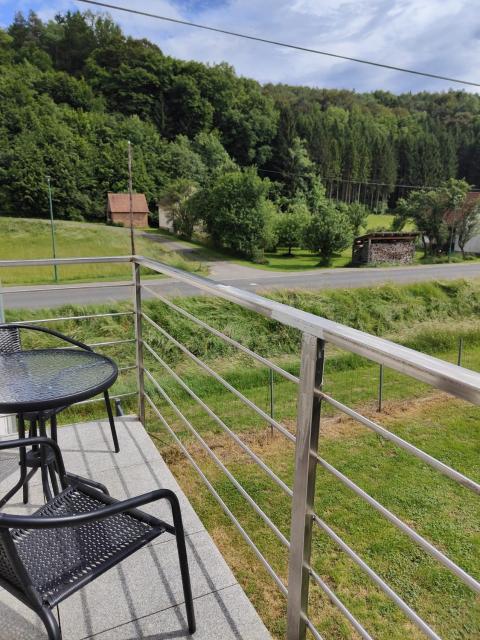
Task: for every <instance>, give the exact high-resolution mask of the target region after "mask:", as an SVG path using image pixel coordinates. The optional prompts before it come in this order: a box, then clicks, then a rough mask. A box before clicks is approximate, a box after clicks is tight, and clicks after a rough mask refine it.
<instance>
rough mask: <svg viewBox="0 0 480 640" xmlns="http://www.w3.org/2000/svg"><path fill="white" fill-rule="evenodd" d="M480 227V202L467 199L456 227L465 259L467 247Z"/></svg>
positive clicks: (474, 199) (459, 244)
mask: <svg viewBox="0 0 480 640" xmlns="http://www.w3.org/2000/svg"><path fill="white" fill-rule="evenodd" d="M479 227H480V200H479V199H476V198H474V197H473V198H472V197H470V198H468V196H467V197H465V200H464V202H463V204H462V205H461V207H460V215H459V216H458V221H457V224H456V226H455V231H456V235H457V242H458V246H459V247H460V251H461V252H462V257H463V258H465V245H466V244H467V242H468V241H469V240H470V239H471V238H473V236H474V235H475V234H476V233H477V232H478V230H479Z"/></svg>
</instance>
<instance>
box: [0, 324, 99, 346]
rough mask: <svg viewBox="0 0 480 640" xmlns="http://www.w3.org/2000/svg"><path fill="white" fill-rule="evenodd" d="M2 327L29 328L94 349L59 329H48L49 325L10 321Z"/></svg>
mask: <svg viewBox="0 0 480 640" xmlns="http://www.w3.org/2000/svg"><path fill="white" fill-rule="evenodd" d="M0 329H28V330H31V331H40V332H41V333H46V334H48V335H50V336H55V337H56V338H59V339H60V340H63V341H64V342H68V343H69V344H73V345H74V346H75V347H80V349H83V350H84V351H93V349H92V348H91V347H89V346H88V344H85V343H84V342H80V341H79V340H75V339H74V338H70V337H69V336H66V335H64V334H63V333H60V332H59V331H55V329H48V328H47V327H39V326H37V325H35V324H20V323H8V324H0Z"/></svg>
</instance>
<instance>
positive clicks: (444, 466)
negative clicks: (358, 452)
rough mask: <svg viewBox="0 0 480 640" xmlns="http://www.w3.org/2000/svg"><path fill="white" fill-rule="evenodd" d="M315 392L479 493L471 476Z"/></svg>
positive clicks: (323, 394)
mask: <svg viewBox="0 0 480 640" xmlns="http://www.w3.org/2000/svg"><path fill="white" fill-rule="evenodd" d="M315 393H316V394H317V395H319V396H320V397H321V398H322V399H323V400H325V402H328V404H330V405H331V406H332V407H335V408H336V409H338V410H339V411H342V413H345V414H346V415H348V416H350V417H351V418H353V419H354V420H356V421H357V422H360V423H361V424H363V425H365V426H366V427H369V428H370V429H372V430H373V431H375V433H378V435H380V436H382V437H383V438H385V439H386V440H390V441H391V442H394V443H395V444H396V445H398V446H399V447H401V448H402V449H405V451H408V452H409V453H411V454H412V455H414V456H415V457H416V458H419V459H420V460H422V461H423V462H425V463H426V464H428V465H429V466H430V467H433V468H434V469H436V470H437V471H439V472H440V473H442V474H443V475H445V476H448V477H449V478H451V479H452V480H455V481H456V482H458V483H459V484H461V485H463V486H464V487H466V488H467V489H470V490H471V491H473V492H474V493H480V485H479V484H478V483H477V482H475V481H474V480H472V479H471V478H468V477H467V476H464V475H463V474H462V473H460V472H459V471H456V470H455V469H452V467H449V466H448V465H447V464H445V463H444V462H440V460H437V459H436V458H434V457H433V456H431V455H430V454H428V453H425V451H422V450H421V449H418V448H417V447H415V446H414V445H413V444H410V442H407V441H406V440H403V438H400V437H399V436H397V435H395V434H394V433H392V432H391V431H388V429H385V427H382V426H381V425H379V424H378V423H376V422H374V421H373V420H370V418H366V417H365V416H363V415H362V414H361V413H358V412H357V411H355V410H354V409H350V407H348V406H347V405H345V404H343V403H342V402H339V401H338V400H335V398H332V397H331V396H329V395H328V394H326V393H324V392H323V391H321V390H319V389H316V390H315Z"/></svg>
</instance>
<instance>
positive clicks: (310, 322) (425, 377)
mask: <svg viewBox="0 0 480 640" xmlns="http://www.w3.org/2000/svg"><path fill="white" fill-rule="evenodd" d="M133 260H134V261H135V262H136V263H137V264H140V265H142V266H144V267H147V268H149V269H151V270H152V271H156V272H157V273H163V274H164V275H167V276H170V277H171V278H174V279H176V280H180V281H182V282H186V283H188V284H190V285H191V286H192V287H195V288H197V289H199V290H201V291H206V292H207V293H210V294H212V295H214V296H216V297H218V298H223V299H225V300H229V301H230V302H235V303H236V304H238V305H240V306H241V307H244V308H245V309H250V310H251V311H254V312H256V313H259V314H261V315H263V316H266V317H267V318H270V319H271V320H276V321H278V322H280V323H282V324H284V325H287V326H289V327H293V328H294V329H298V330H300V331H302V332H306V333H309V334H310V335H313V336H316V337H317V338H320V339H321V340H325V341H326V342H330V343H332V344H335V345H336V346H337V347H340V348H342V349H345V350H346V351H351V352H352V353H356V354H358V355H360V356H364V357H366V358H368V359H370V360H373V361H374V362H378V363H379V364H383V365H385V366H386V367H390V368H391V369H395V370H396V371H400V373H404V374H406V375H410V376H411V377H413V378H415V379H417V380H421V381H422V382H426V383H427V384H430V385H432V386H434V387H436V388H438V389H442V390H443V391H447V392H448V393H451V394H452V395H455V396H457V397H459V398H463V399H464V400H468V401H470V402H472V403H474V404H480V373H476V372H474V371H469V370H468V369H463V368H462V367H459V366H457V365H455V364H451V363H449V362H445V361H444V360H440V359H439V358H434V357H433V356H428V355H425V354H422V353H419V352H418V351H415V350H414V349H409V348H408V347H404V346H402V345H399V344H396V343H395V342H391V341H390V340H385V339H384V338H378V337H377V336H373V335H371V334H368V333H365V332H363V331H359V330H358V329H352V328H351V327H347V326H346V325H342V324H339V323H337V322H333V321H332V320H327V319H326V318H321V317H319V316H316V315H314V314H313V313H308V312H306V311H301V310H300V309H295V308H294V307H290V306H288V305H285V304H282V303H280V302H276V301H274V300H270V299H268V298H264V297H262V296H259V295H257V294H255V293H252V292H251V291H245V290H243V289H238V288H236V287H232V286H229V285H224V284H221V283H219V282H215V281H213V280H210V279H208V278H203V277H201V276H197V275H193V274H191V273H187V272H185V271H182V270H180V269H176V268H175V267H170V266H168V265H165V264H163V263H161V262H157V261H156V260H152V259H151V258H145V257H143V256H134V258H133ZM0 264H1V263H0Z"/></svg>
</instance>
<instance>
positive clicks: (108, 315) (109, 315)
mask: <svg viewBox="0 0 480 640" xmlns="http://www.w3.org/2000/svg"><path fill="white" fill-rule="evenodd" d="M133 315H134V313H133V311H116V312H114V313H89V314H86V315H82V316H60V317H58V318H41V319H38V320H37V318H31V319H30V320H19V321H18V322H15V324H32V323H35V324H39V323H43V322H66V321H67V320H89V319H91V318H115V317H117V316H133Z"/></svg>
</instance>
